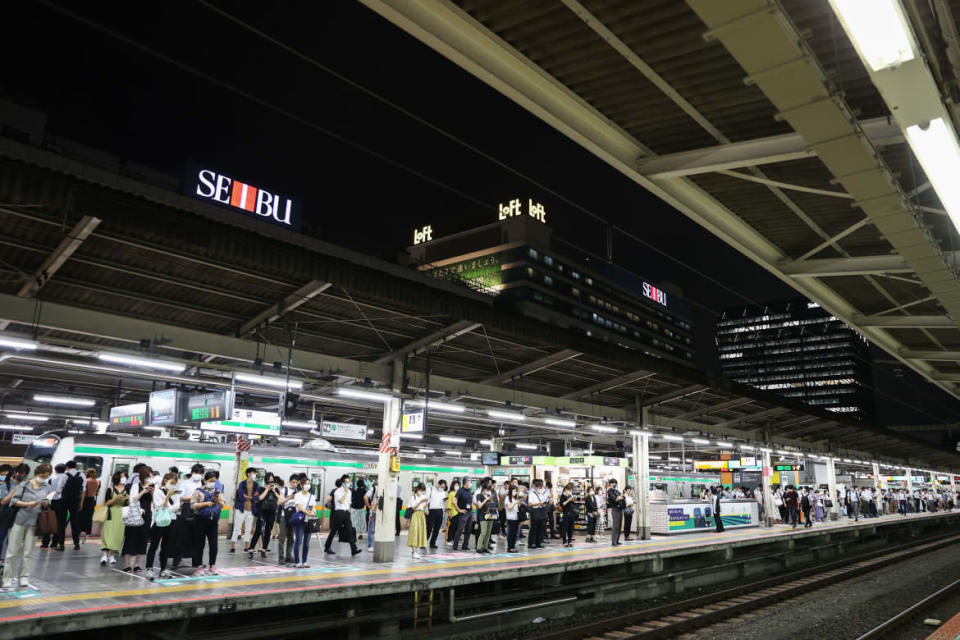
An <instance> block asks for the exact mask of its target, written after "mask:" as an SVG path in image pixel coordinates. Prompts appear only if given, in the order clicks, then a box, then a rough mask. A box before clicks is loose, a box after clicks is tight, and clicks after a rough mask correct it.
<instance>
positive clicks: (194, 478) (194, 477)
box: [190, 473, 200, 482]
mask: <svg viewBox="0 0 960 640" xmlns="http://www.w3.org/2000/svg"><path fill="white" fill-rule="evenodd" d="M190 477H191V478H192V479H193V481H194V482H199V481H200V474H199V473H195V474H193V475H192V476H190Z"/></svg>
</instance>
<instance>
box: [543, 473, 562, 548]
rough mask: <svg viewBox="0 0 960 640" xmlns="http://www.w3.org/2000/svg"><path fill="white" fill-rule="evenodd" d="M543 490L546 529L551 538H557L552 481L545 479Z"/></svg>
mask: <svg viewBox="0 0 960 640" xmlns="http://www.w3.org/2000/svg"><path fill="white" fill-rule="evenodd" d="M543 486H544V490H545V491H546V492H547V502H546V504H545V505H544V508H545V509H546V511H547V531H548V532H549V533H550V539H551V540H557V539H558V538H559V537H560V536H558V535H557V529H558V527H557V494H556V492H555V491H554V490H553V483H552V482H550V481H549V480H547V481H546V482H545V483H544V485H543Z"/></svg>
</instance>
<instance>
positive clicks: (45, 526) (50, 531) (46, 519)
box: [36, 509, 59, 536]
mask: <svg viewBox="0 0 960 640" xmlns="http://www.w3.org/2000/svg"><path fill="white" fill-rule="evenodd" d="M58 532H59V527H58V526H57V514H56V513H55V512H54V510H53V509H43V510H42V511H40V515H38V516H37V529H36V535H38V536H55V535H57V533H58Z"/></svg>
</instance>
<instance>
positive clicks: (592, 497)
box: [583, 487, 600, 542]
mask: <svg viewBox="0 0 960 640" xmlns="http://www.w3.org/2000/svg"><path fill="white" fill-rule="evenodd" d="M596 490H597V487H591V488H589V489H587V494H586V496H584V499H583V508H584V509H586V510H587V537H586V538H584V542H596V541H597V539H596V538H595V537H594V535H595V534H596V533H597V518H598V517H599V516H600V505H599V504H597V499H598V497H597V491H596Z"/></svg>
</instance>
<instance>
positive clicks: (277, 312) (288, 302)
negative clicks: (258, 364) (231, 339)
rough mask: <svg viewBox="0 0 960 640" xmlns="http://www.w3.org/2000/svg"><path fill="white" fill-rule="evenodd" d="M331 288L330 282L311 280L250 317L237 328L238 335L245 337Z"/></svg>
mask: <svg viewBox="0 0 960 640" xmlns="http://www.w3.org/2000/svg"><path fill="white" fill-rule="evenodd" d="M329 288H330V283H329V282H321V281H319V280H311V281H310V282H308V283H307V284H305V285H303V286H302V287H300V288H299V289H297V290H296V291H294V292H293V293H291V294H290V295H288V296H284V297H283V298H281V299H280V300H278V301H277V303H276V304H273V305H270V306H269V307H267V308H266V309H264V310H263V311H261V312H260V313H258V314H257V315H255V316H254V317H252V318H250V319H249V320H247V321H246V322H244V323H243V324H242V325H240V328H239V329H237V336H238V337H243V336H245V335H247V334H248V333H250V332H251V331H253V330H254V329H256V328H257V327H259V326H261V325H268V324H270V323H271V322H273V321H275V320H279V319H280V318H282V317H283V316H285V315H286V314H288V313H290V312H291V311H293V310H294V309H296V308H297V307H299V306H300V305H302V304H304V303H305V302H307V301H308V300H310V299H311V298H314V297H316V296H318V295H320V294H321V293H323V292H324V291H326V290H327V289H329Z"/></svg>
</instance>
